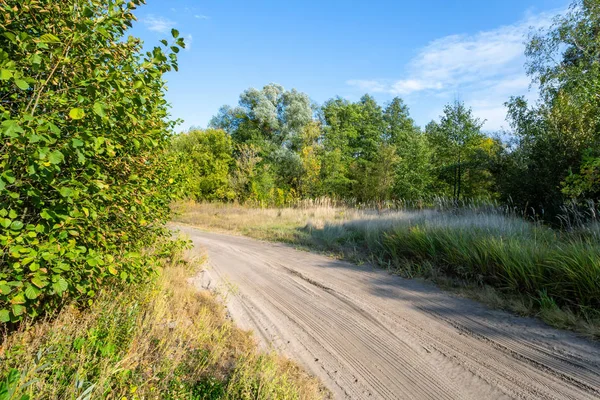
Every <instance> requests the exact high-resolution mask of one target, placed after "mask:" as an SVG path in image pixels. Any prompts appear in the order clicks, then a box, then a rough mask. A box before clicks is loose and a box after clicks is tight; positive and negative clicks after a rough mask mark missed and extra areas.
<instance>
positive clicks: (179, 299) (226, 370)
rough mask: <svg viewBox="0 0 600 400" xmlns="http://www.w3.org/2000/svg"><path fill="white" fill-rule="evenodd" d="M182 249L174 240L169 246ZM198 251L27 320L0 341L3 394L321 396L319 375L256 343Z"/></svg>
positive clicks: (4, 399) (43, 396)
mask: <svg viewBox="0 0 600 400" xmlns="http://www.w3.org/2000/svg"><path fill="white" fill-rule="evenodd" d="M174 250H179V249H174ZM199 268H202V260H187V261H186V260H184V259H182V258H181V256H180V255H179V254H177V252H175V253H174V254H170V255H169V257H164V259H163V261H162V262H161V266H160V268H158V270H157V271H158V276H157V278H156V279H155V280H153V281H152V282H151V283H146V284H140V285H135V286H129V287H127V288H125V287H113V288H105V289H103V290H102V291H101V292H100V293H98V296H97V298H96V301H95V302H94V303H93V304H92V305H91V306H90V307H89V308H87V309H83V310H82V309H81V308H80V307H78V306H77V305H76V304H72V305H68V306H66V307H64V308H63V309H62V311H61V312H60V313H59V314H58V315H56V316H55V317H54V318H49V319H45V320H42V321H37V322H34V323H24V324H22V325H21V326H20V328H19V330H18V331H17V332H14V333H12V334H11V335H8V336H6V337H4V340H3V343H2V344H1V345H0V376H1V377H2V380H0V399H2V400H9V399H21V400H23V399H96V398H102V399H119V400H122V399H174V400H175V399H177V400H180V399H232V400H234V399H286V400H287V399H320V398H323V397H325V392H323V389H322V388H321V386H320V384H319V382H318V381H316V380H315V379H313V378H311V377H310V376H308V375H307V374H306V373H305V372H303V370H302V369H300V368H299V367H298V366H296V365H295V364H293V363H292V362H290V361H288V360H285V359H283V358H281V357H279V356H277V355H275V354H267V353H261V352H259V351H258V350H257V348H256V342H255V339H254V338H253V337H252V335H251V334H250V333H249V332H245V331H241V330H240V329H238V328H236V327H235V325H234V324H233V322H232V321H231V320H229V319H228V318H227V317H226V313H225V309H224V307H223V305H222V303H220V302H219V301H218V300H217V299H215V298H214V296H213V294H211V293H209V292H206V291H199V288H197V287H195V286H194V284H193V281H192V280H190V278H192V277H193V276H194V275H195V274H197V273H198V269H199Z"/></svg>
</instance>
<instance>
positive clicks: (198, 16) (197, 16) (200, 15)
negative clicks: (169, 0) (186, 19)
mask: <svg viewBox="0 0 600 400" xmlns="http://www.w3.org/2000/svg"><path fill="white" fill-rule="evenodd" d="M194 18H196V19H210V17H209V16H208V15H202V14H196V15H194Z"/></svg>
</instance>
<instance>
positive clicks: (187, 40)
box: [185, 34, 194, 51]
mask: <svg viewBox="0 0 600 400" xmlns="http://www.w3.org/2000/svg"><path fill="white" fill-rule="evenodd" d="M193 41H194V37H193V36H192V35H191V34H188V35H185V51H190V50H191V49H192V42H193Z"/></svg>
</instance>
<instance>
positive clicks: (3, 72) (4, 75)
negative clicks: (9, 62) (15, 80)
mask: <svg viewBox="0 0 600 400" xmlns="http://www.w3.org/2000/svg"><path fill="white" fill-rule="evenodd" d="M12 76H13V73H12V72H11V71H9V70H7V69H0V81H5V80H7V79H10V78H12Z"/></svg>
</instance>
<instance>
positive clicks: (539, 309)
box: [174, 202, 600, 338]
mask: <svg viewBox="0 0 600 400" xmlns="http://www.w3.org/2000/svg"><path fill="white" fill-rule="evenodd" d="M174 208H175V211H176V213H177V216H176V217H175V220H176V221H179V222H182V223H186V224H191V225H195V226H198V227H201V228H204V229H207V230H212V231H220V232H227V233H237V234H244V235H248V236H251V237H254V238H257V239H262V240H273V241H281V242H285V243H290V244H293V245H299V246H302V247H306V248H308V249H315V250H319V251H322V252H325V253H327V254H330V255H332V256H334V257H340V258H344V259H347V260H350V261H353V262H357V263H364V262H369V263H371V264H374V265H379V266H380V267H383V268H385V269H387V270H388V271H390V272H392V273H396V274H399V275H401V276H403V277H407V278H426V279H429V280H432V281H434V282H436V283H437V284H439V285H440V286H442V287H445V288H447V289H450V290H453V291H458V292H460V293H462V294H464V295H467V296H469V297H472V298H475V299H477V300H480V301H483V302H484V303H487V304H488V305H491V306H493V307H496V308H502V309H506V310H510V311H513V312H516V313H518V314H520V315H536V316H539V317H540V318H541V319H543V320H544V321H546V322H547V323H549V324H550V325H553V326H556V327H560V328H566V329H573V330H576V331H578V332H581V333H583V334H585V335H587V336H589V337H594V338H600V312H598V310H599V309H600V304H599V303H598V300H599V299H600V284H599V282H598V277H599V276H600V225H599V224H598V223H595V224H591V225H589V226H587V227H585V228H581V229H577V230H573V231H571V232H563V231H557V230H553V229H551V228H549V227H547V226H544V225H542V224H539V223H531V222H528V221H525V220H523V219H522V218H518V217H510V216H506V215H504V213H502V212H500V211H498V212H491V211H490V210H489V209H487V210H477V209H462V210H459V211H452V210H445V211H442V210H425V211H408V210H406V211H400V210H392V209H385V210H375V209H364V210H359V209H356V208H347V207H333V206H327V205H321V206H309V207H306V208H303V207H298V208H283V209H257V208H251V207H243V206H234V205H227V204H218V203H205V204H197V203H192V202H183V203H177V204H175V206H174Z"/></svg>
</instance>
